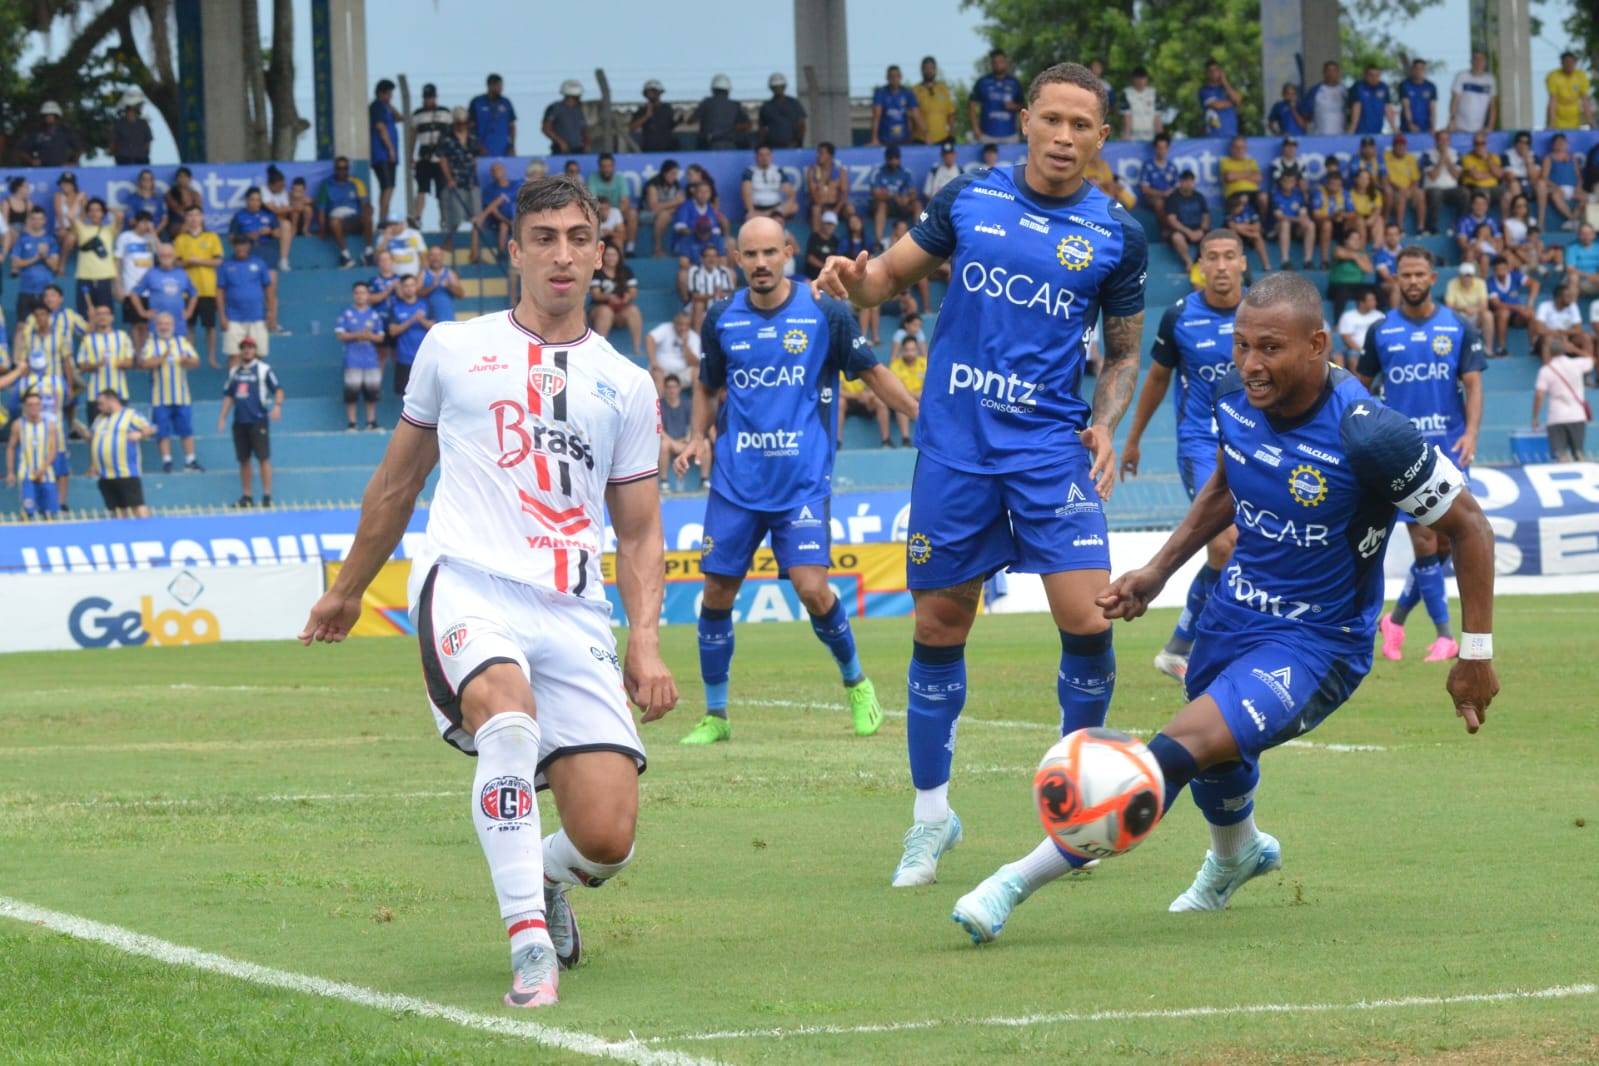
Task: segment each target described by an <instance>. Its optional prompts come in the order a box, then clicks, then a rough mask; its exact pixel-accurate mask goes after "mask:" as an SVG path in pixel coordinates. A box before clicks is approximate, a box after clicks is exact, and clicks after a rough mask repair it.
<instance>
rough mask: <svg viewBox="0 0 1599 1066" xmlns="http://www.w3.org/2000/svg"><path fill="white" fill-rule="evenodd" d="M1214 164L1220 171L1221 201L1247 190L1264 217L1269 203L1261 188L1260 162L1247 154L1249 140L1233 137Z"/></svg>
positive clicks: (1224, 201) (1228, 199)
mask: <svg viewBox="0 0 1599 1066" xmlns="http://www.w3.org/2000/svg"><path fill="white" fill-rule="evenodd" d="M1216 166H1217V168H1218V169H1219V170H1220V172H1221V174H1220V176H1221V195H1222V202H1223V203H1227V202H1230V201H1231V200H1232V198H1233V197H1234V196H1236V195H1237V194H1238V193H1241V192H1247V193H1248V194H1249V199H1250V201H1251V202H1252V203H1253V204H1254V206H1255V210H1256V211H1258V212H1260V215H1261V217H1262V218H1264V217H1265V215H1266V212H1267V211H1268V210H1270V207H1271V205H1270V204H1269V203H1267V198H1266V194H1265V193H1264V192H1263V191H1262V190H1261V182H1262V178H1261V176H1260V164H1259V163H1257V162H1255V160H1254V157H1252V156H1251V155H1250V154H1249V142H1247V141H1245V140H1244V139H1243V138H1242V137H1234V138H1233V139H1232V140H1231V141H1230V142H1229V143H1228V145H1227V154H1226V155H1224V156H1223V157H1222V158H1221V160H1220V162H1218V163H1217V164H1216Z"/></svg>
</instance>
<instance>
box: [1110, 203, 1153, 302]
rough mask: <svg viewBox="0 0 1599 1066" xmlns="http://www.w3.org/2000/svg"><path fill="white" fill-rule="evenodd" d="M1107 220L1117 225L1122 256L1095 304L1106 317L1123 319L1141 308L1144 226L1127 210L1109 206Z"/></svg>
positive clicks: (1145, 249) (1146, 272)
mask: <svg viewBox="0 0 1599 1066" xmlns="http://www.w3.org/2000/svg"><path fill="white" fill-rule="evenodd" d="M1110 216H1111V218H1113V219H1115V220H1116V221H1118V222H1120V223H1121V227H1122V254H1121V259H1120V260H1118V261H1117V263H1116V266H1115V267H1114V268H1113V269H1112V270H1111V272H1110V276H1109V277H1107V278H1106V279H1105V281H1104V282H1103V284H1101V285H1100V287H1099V304H1100V307H1101V308H1102V309H1103V311H1104V313H1105V315H1106V316H1107V317H1110V318H1126V317H1129V316H1131V315H1136V314H1138V313H1139V312H1140V311H1142V310H1143V309H1144V282H1145V281H1146V280H1147V279H1148V277H1149V244H1148V241H1147V240H1146V239H1145V237H1144V227H1142V226H1140V225H1139V224H1138V223H1137V222H1136V221H1134V220H1133V216H1132V215H1129V214H1128V213H1127V209H1126V208H1125V207H1123V206H1121V205H1120V204H1115V203H1113V204H1112V205H1111V209H1110Z"/></svg>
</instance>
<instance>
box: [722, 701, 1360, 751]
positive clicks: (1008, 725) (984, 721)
mask: <svg viewBox="0 0 1599 1066" xmlns="http://www.w3.org/2000/svg"><path fill="white" fill-rule="evenodd" d="M738 702H739V704H740V705H742V706H747V707H777V708H787V709H793V710H801V711H836V710H838V709H839V706H838V705H837V704H832V703H821V702H816V701H811V700H739V701H738ZM883 716H884V717H885V718H901V719H903V718H904V717H905V712H904V711H884V712H883ZM960 722H961V724H962V725H986V726H993V727H995V728H997V729H1032V730H1037V731H1042V730H1048V731H1049V732H1051V733H1054V732H1056V727H1055V726H1053V725H1050V724H1049V723H1048V722H1024V721H1020V720H1017V719H1013V718H967V717H965V716H964V715H963V716H962V717H961V719H960ZM1113 728H1120V729H1122V730H1123V731H1125V732H1131V733H1154V732H1155V730H1153V729H1139V728H1137V727H1132V726H1119V727H1113ZM1277 746H1278V747H1280V748H1307V749H1310V750H1313V751H1332V752H1340V753H1347V752H1370V751H1388V750H1389V749H1388V748H1385V747H1383V746H1382V745H1380V744H1323V743H1322V742H1321V741H1318V740H1288V741H1284V742H1283V743H1281V744H1279V745H1277Z"/></svg>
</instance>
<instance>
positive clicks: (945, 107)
mask: <svg viewBox="0 0 1599 1066" xmlns="http://www.w3.org/2000/svg"><path fill="white" fill-rule="evenodd" d="M911 92H913V93H915V94H916V109H917V110H918V111H920V112H921V113H922V143H923V144H940V143H942V142H943V141H946V140H948V139H949V137H950V135H951V133H952V132H953V131H952V130H951V129H950V121H951V120H952V119H953V118H954V117H955V98H954V97H953V96H951V95H950V92H949V86H948V85H945V84H944V81H943V79H942V78H940V77H939V76H938V60H936V59H934V58H933V57H932V56H924V57H922V80H921V81H919V82H917V83H916V84H915V85H913V86H912V87H911Z"/></svg>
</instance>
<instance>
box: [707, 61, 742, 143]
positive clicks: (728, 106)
mask: <svg viewBox="0 0 1599 1066" xmlns="http://www.w3.org/2000/svg"><path fill="white" fill-rule="evenodd" d="M694 120H695V121H696V122H697V123H699V127H700V137H699V147H700V148H701V149H706V148H712V149H717V148H737V147H739V141H740V140H742V139H743V135H744V134H745V133H747V132H749V128H750V120H749V116H748V115H746V114H744V108H743V106H742V105H741V104H739V102H738V101H737V100H735V99H733V79H732V78H729V77H728V76H727V75H726V74H718V75H716V76H715V77H713V78H712V79H711V95H709V96H707V97H706V98H705V99H703V100H701V101H700V106H699V107H697V108H695V109H694Z"/></svg>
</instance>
